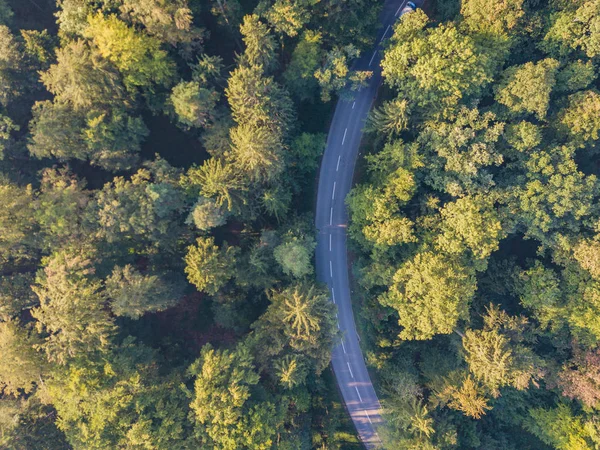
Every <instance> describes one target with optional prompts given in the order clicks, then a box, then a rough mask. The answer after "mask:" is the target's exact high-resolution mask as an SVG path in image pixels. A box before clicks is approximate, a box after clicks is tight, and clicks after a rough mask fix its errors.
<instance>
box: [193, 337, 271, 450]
mask: <svg viewBox="0 0 600 450" xmlns="http://www.w3.org/2000/svg"><path fill="white" fill-rule="evenodd" d="M188 373H189V374H190V375H191V376H193V377H195V379H194V393H193V399H192V402H191V404H190V408H191V410H192V416H191V417H192V419H193V420H194V421H195V422H196V433H197V435H198V436H199V437H200V438H201V440H202V441H203V442H204V444H205V445H206V446H207V447H212V448H221V449H223V450H237V449H252V450H268V449H270V448H271V447H272V445H273V443H274V441H273V439H274V438H275V434H276V433H277V430H278V423H279V417H278V412H277V409H276V407H275V405H274V404H273V403H271V402H269V401H259V400H257V399H255V398H254V397H253V391H254V390H255V389H256V385H257V384H258V382H259V378H260V377H259V375H258V373H257V372H256V370H255V369H254V364H253V360H252V356H251V355H250V352H249V351H248V349H247V348H246V347H244V346H238V347H237V348H236V349H235V350H232V351H229V350H215V349H213V348H212V346H211V345H210V344H208V345H205V346H204V347H203V348H202V352H201V353H200V358H198V360H197V361H196V362H194V363H193V364H192V365H191V367H190V368H189V370H188Z"/></svg>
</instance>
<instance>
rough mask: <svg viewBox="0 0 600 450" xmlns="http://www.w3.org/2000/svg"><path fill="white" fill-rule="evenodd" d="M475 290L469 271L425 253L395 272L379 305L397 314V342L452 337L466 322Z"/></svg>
mask: <svg viewBox="0 0 600 450" xmlns="http://www.w3.org/2000/svg"><path fill="white" fill-rule="evenodd" d="M475 290H476V285H475V277H474V269H473V268H472V267H469V266H465V265H464V264H461V263H460V261H457V260H453V259H449V258H447V257H444V256H442V255H440V254H434V253H431V252H425V253H418V254H417V255H415V257H414V258H412V259H411V260H409V261H407V262H405V263H404V264H403V265H402V266H401V267H400V268H399V269H398V271H397V272H396V274H395V275H394V280H393V284H392V285H391V286H390V288H389V290H388V292H386V293H385V294H384V295H382V296H381V297H380V298H379V301H380V302H381V303H382V304H383V305H386V306H389V307H391V308H394V309H396V310H397V311H398V323H399V324H400V325H401V326H402V327H403V329H402V331H401V332H400V338H401V339H417V340H423V339H430V338H432V337H433V336H435V335H436V334H449V333H452V331H453V330H454V328H455V327H456V325H457V323H458V322H459V321H460V320H466V319H467V318H468V308H469V304H470V301H471V299H472V297H473V295H474V293H475Z"/></svg>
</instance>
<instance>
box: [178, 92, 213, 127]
mask: <svg viewBox="0 0 600 450" xmlns="http://www.w3.org/2000/svg"><path fill="white" fill-rule="evenodd" d="M218 100H219V94H218V93H217V92H215V91H213V90H211V89H206V88H203V87H201V86H200V83H197V82H195V81H188V82H185V81H182V82H180V83H179V84H177V85H176V86H175V87H174V88H173V91H172V93H171V96H170V97H169V104H170V105H171V107H172V108H173V111H174V113H175V117H176V118H177V122H178V123H179V124H180V125H181V126H182V127H184V128H192V127H196V128H202V127H204V126H206V124H207V123H208V121H209V120H211V118H212V116H213V111H214V109H215V106H216V104H217V101H218Z"/></svg>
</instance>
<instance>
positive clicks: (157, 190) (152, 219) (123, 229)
mask: <svg viewBox="0 0 600 450" xmlns="http://www.w3.org/2000/svg"><path fill="white" fill-rule="evenodd" d="M176 175H177V171H176V170H175V169H173V168H172V167H171V166H169V164H168V163H166V162H165V161H164V160H157V161H155V162H153V163H146V164H145V167H143V168H141V169H140V170H138V171H137V172H136V173H135V174H134V175H133V176H132V177H131V179H130V180H126V179H125V178H123V177H115V178H114V179H113V181H112V182H111V183H107V184H106V185H104V187H103V188H102V190H100V191H98V192H97V194H96V199H95V202H94V203H93V204H92V205H91V207H90V209H89V211H90V214H92V217H93V220H95V221H97V223H98V224H99V229H98V232H97V233H98V236H99V237H100V238H102V239H105V240H106V241H107V242H109V243H115V242H120V243H123V244H127V245H134V246H135V245H152V246H163V247H166V248H169V247H170V246H171V245H174V242H175V241H176V240H177V239H178V237H179V230H180V226H181V225H180V223H179V222H178V221H177V217H179V215H180V214H182V213H183V211H184V210H185V209H186V204H185V198H184V195H183V192H182V191H181V190H180V189H179V187H178V186H177V184H176V179H177V178H176Z"/></svg>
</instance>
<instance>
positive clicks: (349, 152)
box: [316, 0, 408, 449]
mask: <svg viewBox="0 0 600 450" xmlns="http://www.w3.org/2000/svg"><path fill="white" fill-rule="evenodd" d="M405 2H406V0H387V1H386V2H385V4H384V7H383V10H382V12H381V15H380V22H381V23H382V25H383V26H382V27H381V30H380V31H379V33H378V36H377V41H376V42H377V47H376V48H375V49H374V51H373V52H369V53H366V54H365V55H364V56H363V57H362V58H360V59H359V60H358V61H357V62H356V64H355V66H354V68H355V69H358V70H371V71H373V76H372V77H371V79H370V80H369V84H368V86H366V87H364V88H362V89H361V90H360V91H359V92H358V93H356V95H355V98H354V99H353V100H350V101H342V100H340V101H339V102H338V103H337V105H336V108H335V113H334V116H333V120H332V122H331V127H330V129H329V136H328V138H327V147H326V149H325V154H324V155H323V160H322V162H321V172H320V175H319V188H318V192H317V210H316V227H317V230H318V237H317V249H316V268H317V278H318V279H319V281H322V282H324V283H326V284H327V286H328V287H329V289H330V291H331V298H332V301H333V302H335V304H336V305H337V308H338V328H339V329H340V330H341V332H342V339H341V341H340V343H339V344H338V345H337V347H335V348H334V349H333V353H332V357H331V359H332V364H333V370H334V373H335V377H336V380H337V383H338V386H339V388H340V391H341V393H342V397H343V399H344V402H345V404H346V409H347V410H348V412H349V413H350V416H351V417H352V421H353V422H354V425H355V426H356V430H357V431H358V434H359V436H360V438H361V440H362V441H363V443H364V444H365V447H367V448H368V449H372V448H378V447H380V446H381V440H380V439H379V436H378V434H377V427H378V425H379V424H381V423H382V417H381V405H380V404H379V400H378V399H377V394H376V393H375V390H374V389H373V384H372V383H371V379H370V377H369V373H368V372H367V367H366V364H365V360H364V357H363V355H362V351H361V349H360V346H359V338H358V335H357V333H356V327H355V323H354V315H353V313H352V303H351V300H350V283H349V276H348V260H347V249H346V226H347V223H348V213H347V210H346V206H345V202H344V201H345V198H346V195H347V194H348V192H349V191H350V188H351V187H352V178H353V175H354V166H355V165H356V158H357V157H358V149H359V146H360V141H361V138H362V134H363V132H362V129H363V125H364V120H365V119H366V117H367V114H368V113H369V110H370V109H371V105H372V103H373V100H374V99H375V97H376V95H377V89H378V88H379V85H380V84H381V69H380V65H379V63H380V60H381V55H380V50H381V42H382V41H383V40H384V39H385V38H388V37H390V35H391V34H392V25H393V24H394V22H395V21H396V20H397V19H398V17H399V16H400V15H402V14H403V13H404V12H406V11H407V10H408V9H407V8H404V4H405ZM403 8H404V9H403Z"/></svg>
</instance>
